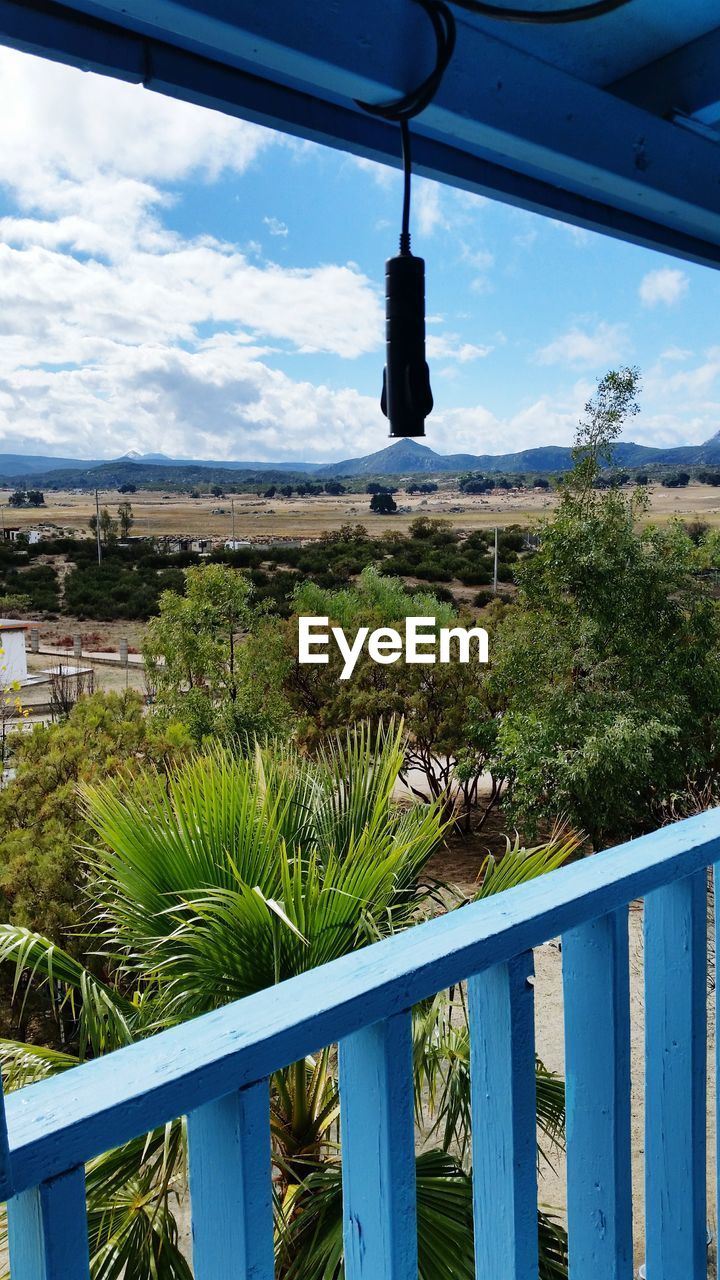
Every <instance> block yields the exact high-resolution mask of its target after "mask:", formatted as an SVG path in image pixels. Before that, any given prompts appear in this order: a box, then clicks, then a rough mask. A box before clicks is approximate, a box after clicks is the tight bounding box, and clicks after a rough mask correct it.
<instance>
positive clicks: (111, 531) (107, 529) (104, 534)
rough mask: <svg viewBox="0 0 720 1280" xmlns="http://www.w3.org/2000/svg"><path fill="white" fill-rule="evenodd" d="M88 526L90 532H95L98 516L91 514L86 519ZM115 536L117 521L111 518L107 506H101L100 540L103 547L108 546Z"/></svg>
mask: <svg viewBox="0 0 720 1280" xmlns="http://www.w3.org/2000/svg"><path fill="white" fill-rule="evenodd" d="M88 527H89V528H90V530H91V532H92V533H96V532H97V527H98V518H97V516H96V515H92V516H91V517H90V519H89V520H88ZM116 538H117V521H116V520H113V518H112V516H111V515H110V512H109V511H108V509H107V507H103V508H102V510H101V512H100V540H101V542H102V544H103V546H105V547H109V546H111V545H112V543H113V542H115V540H116Z"/></svg>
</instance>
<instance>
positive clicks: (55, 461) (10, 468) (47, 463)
mask: <svg viewBox="0 0 720 1280" xmlns="http://www.w3.org/2000/svg"><path fill="white" fill-rule="evenodd" d="M97 466H99V463H98V462H97V461H95V462H88V461H87V460H86V459H83V458H48V457H45V456H44V454H41V453H0V475H2V476H34V475H39V474H40V473H41V472H42V473H44V472H46V471H53V470H55V471H57V470H60V469H62V470H64V471H71V470H72V471H83V470H85V468H87V467H97Z"/></svg>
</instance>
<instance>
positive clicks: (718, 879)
mask: <svg viewBox="0 0 720 1280" xmlns="http://www.w3.org/2000/svg"><path fill="white" fill-rule="evenodd" d="M712 890H714V895H712V896H714V899H715V904H714V905H715V911H714V915H715V920H714V925H715V956H714V961H715V972H714V978H715V1240H716V1242H717V1234H719V1228H720V1036H719V1034H717V1027H720V1023H719V1018H720V988H719V982H720V959H719V954H717V943H719V942H720V863H715V865H714V868H712ZM716 1248H717V1244H716Z"/></svg>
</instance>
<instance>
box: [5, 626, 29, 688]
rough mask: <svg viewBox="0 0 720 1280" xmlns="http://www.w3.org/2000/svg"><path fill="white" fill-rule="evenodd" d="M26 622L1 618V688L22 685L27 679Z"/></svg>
mask: <svg viewBox="0 0 720 1280" xmlns="http://www.w3.org/2000/svg"><path fill="white" fill-rule="evenodd" d="M27 630H28V624H27V623H26V622H18V621H17V619H16V618H0V649H2V655H1V656H0V688H2V687H3V686H5V687H6V688H7V686H8V685H10V684H14V683H15V681H16V680H18V681H20V682H21V683H22V681H23V680H26V679H27V657H26V655H25V632H26V631H27Z"/></svg>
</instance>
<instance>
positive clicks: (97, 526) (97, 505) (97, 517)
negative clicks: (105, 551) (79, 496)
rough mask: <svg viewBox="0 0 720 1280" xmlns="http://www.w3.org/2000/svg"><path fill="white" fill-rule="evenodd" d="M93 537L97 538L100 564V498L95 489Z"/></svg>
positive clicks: (100, 562) (100, 561)
mask: <svg viewBox="0 0 720 1280" xmlns="http://www.w3.org/2000/svg"><path fill="white" fill-rule="evenodd" d="M95 537H96V539H97V553H98V564H102V545H101V543H100V498H99V497H98V491H97V489H96V490H95Z"/></svg>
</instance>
